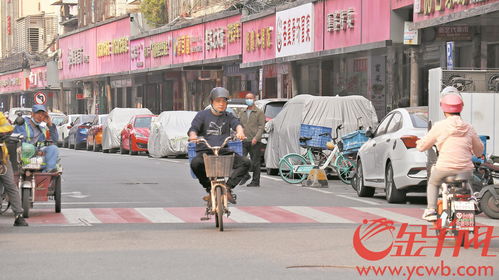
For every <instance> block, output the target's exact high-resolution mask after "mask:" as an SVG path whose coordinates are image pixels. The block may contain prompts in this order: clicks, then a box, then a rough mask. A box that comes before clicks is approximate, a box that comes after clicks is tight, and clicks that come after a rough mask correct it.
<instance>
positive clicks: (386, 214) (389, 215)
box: [351, 207, 428, 225]
mask: <svg viewBox="0 0 499 280" xmlns="http://www.w3.org/2000/svg"><path fill="white" fill-rule="evenodd" d="M351 208H353V209H356V210H359V211H362V212H366V213H370V214H374V215H377V216H381V217H383V218H386V219H388V220H393V221H395V222H399V223H408V224H411V225H426V224H428V222H426V221H424V220H422V219H417V218H414V217H410V216H407V215H402V214H398V213H395V212H392V211H389V210H385V209H382V208H373V207H351Z"/></svg>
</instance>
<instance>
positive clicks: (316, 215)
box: [279, 206, 353, 224]
mask: <svg viewBox="0 0 499 280" xmlns="http://www.w3.org/2000/svg"><path fill="white" fill-rule="evenodd" d="M279 208H282V209H284V210H286V211H289V212H292V213H295V214H298V215H300V216H304V217H307V218H310V219H312V220H315V221H317V222H319V223H330V224H351V223H353V221H350V220H347V219H343V218H341V217H338V216H335V215H333V214H329V213H325V212H322V211H319V210H317V209H313V208H310V207H306V206H279Z"/></svg>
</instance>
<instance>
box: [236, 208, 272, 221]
mask: <svg viewBox="0 0 499 280" xmlns="http://www.w3.org/2000/svg"><path fill="white" fill-rule="evenodd" d="M229 211H230V212H231V215H230V218H231V219H232V220H234V221H235V222H237V223H270V222H269V221H267V220H265V219H263V218H260V217H258V216H255V215H252V214H250V213H248V212H246V211H243V210H241V209H239V208H236V207H232V208H230V209H229Z"/></svg>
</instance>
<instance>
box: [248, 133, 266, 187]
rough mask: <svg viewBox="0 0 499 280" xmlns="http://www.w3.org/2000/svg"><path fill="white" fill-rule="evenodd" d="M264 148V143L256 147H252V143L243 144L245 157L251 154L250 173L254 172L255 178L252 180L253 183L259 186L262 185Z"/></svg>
mask: <svg viewBox="0 0 499 280" xmlns="http://www.w3.org/2000/svg"><path fill="white" fill-rule="evenodd" d="M262 147H263V144H262V142H256V144H255V145H251V142H243V155H244V156H245V157H246V156H247V155H248V154H249V155H250V157H251V168H250V171H251V172H253V178H252V179H251V182H252V183H255V184H257V185H260V168H261V163H262Z"/></svg>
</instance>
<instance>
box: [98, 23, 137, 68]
mask: <svg viewBox="0 0 499 280" xmlns="http://www.w3.org/2000/svg"><path fill="white" fill-rule="evenodd" d="M129 37H130V19H129V18H124V19H122V20H118V21H114V22H111V23H108V24H105V25H101V26H98V27H97V30H96V38H97V39H96V40H97V46H96V47H97V63H96V69H95V74H96V75H99V74H107V73H117V72H124V71H129V70H130V42H129Z"/></svg>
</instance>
